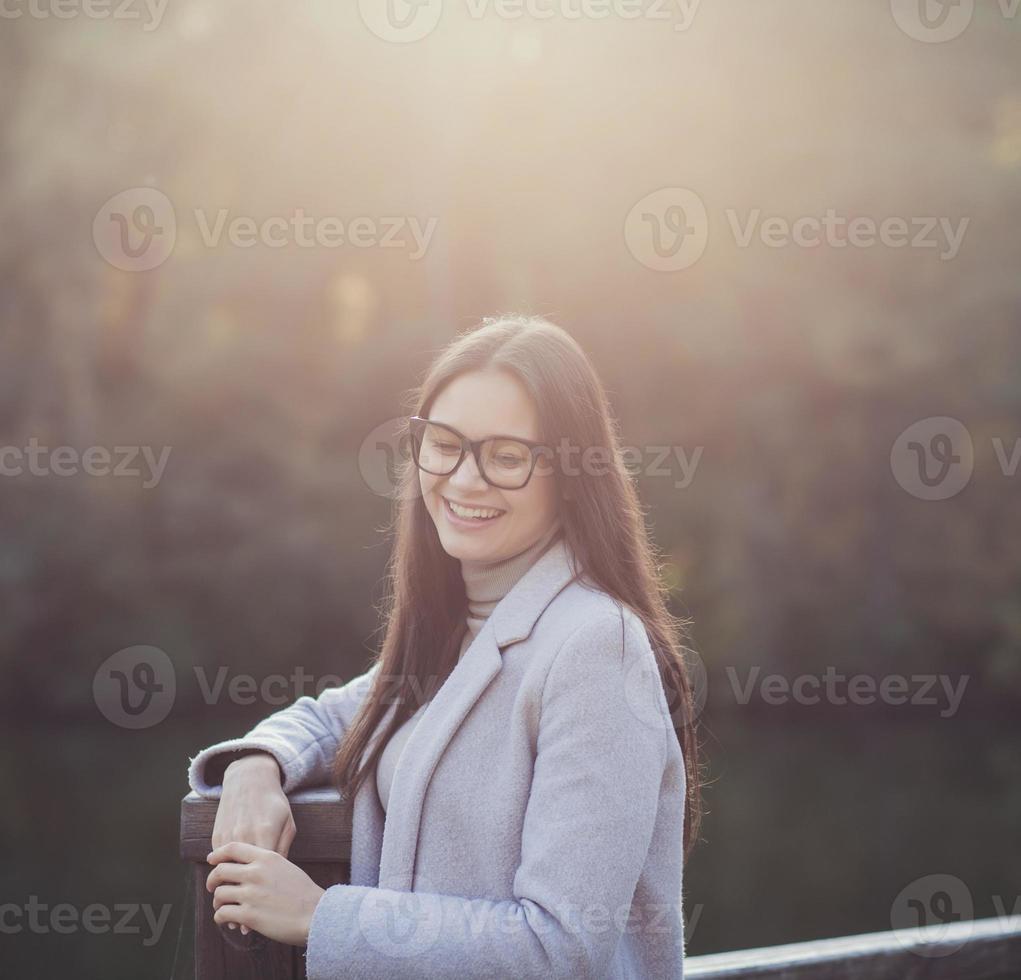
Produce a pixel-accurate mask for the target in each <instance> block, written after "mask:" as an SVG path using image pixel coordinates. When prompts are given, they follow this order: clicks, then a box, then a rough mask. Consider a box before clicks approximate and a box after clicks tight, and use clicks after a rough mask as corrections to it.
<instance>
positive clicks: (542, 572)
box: [356, 533, 577, 891]
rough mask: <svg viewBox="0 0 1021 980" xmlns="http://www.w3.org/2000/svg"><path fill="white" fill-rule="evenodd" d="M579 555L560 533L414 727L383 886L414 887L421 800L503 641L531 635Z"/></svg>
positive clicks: (496, 666) (395, 790)
mask: <svg viewBox="0 0 1021 980" xmlns="http://www.w3.org/2000/svg"><path fill="white" fill-rule="evenodd" d="M572 558H573V556H572V554H571V551H570V549H569V548H568V546H567V543H566V540H565V538H564V536H563V534H562V533H561V534H560V535H558V537H557V538H555V539H554V541H553V542H552V543H551V544H550V546H549V548H547V549H546V551H544V552H543V553H542V555H540V556H539V558H537V559H536V561H535V562H534V564H533V565H532V566H531V567H530V568H529V569H528V570H527V571H526V572H525V573H524V574H523V575H522V576H521V578H520V579H518V581H517V582H516V583H515V584H514V586H513V587H512V588H511V590H510V591H509V592H508V593H507V594H506V595H505V596H504V597H503V599H501V600H500V602H499V603H497V605H496V608H495V609H494V610H493V612H492V613H491V614H490V616H489V618H488V619H487V620H486V622H485V624H484V625H483V627H482V629H481V630H479V633H478V635H477V636H476V637H475V639H474V640H473V641H472V643H471V645H470V646H469V647H468V649H467V650H465V652H464V655H463V656H462V657H461V659H460V660H459V661H458V662H457V664H456V665H455V666H454V669H453V670H452V671H451V673H450V676H449V677H447V679H446V681H444V683H443V685H442V686H441V687H440V689H439V690H438V691H437V692H436V694H435V696H434V697H433V699H432V701H431V702H430V703H429V706H428V707H427V708H426V709H425V711H424V712H423V713H422V717H421V718H420V719H419V722H418V724H417V725H416V726H415V728H414V729H413V730H412V732H411V735H410V736H409V738H408V741H407V743H406V744H405V746H404V751H403V752H402V753H401V756H400V759H399V760H398V762H397V768H396V770H395V772H394V780H393V786H392V788H391V791H390V801H389V806H388V809H387V813H386V821H385V831H384V833H383V840H382V847H381V853H380V862H379V879H378V884H379V887H380V888H392V889H395V890H397V891H411V888H412V883H413V880H414V874H415V855H416V849H417V846H418V829H419V823H420V821H421V819H422V806H423V803H424V801H425V793H426V790H427V788H428V786H429V780H430V779H431V778H432V774H433V771H434V770H435V768H436V764H437V763H438V762H439V760H440V756H441V755H442V754H443V751H444V749H446V747H447V745H448V743H449V742H450V740H451V738H453V736H454V733H455V732H456V731H457V729H458V728H459V727H460V725H461V723H462V722H463V721H464V719H465V718H466V717H467V716H468V712H469V711H471V709H472V706H473V705H474V704H475V702H476V701H478V699H479V698H480V697H481V696H482V693H483V692H484V691H485V690H486V688H487V687H488V686H489V684H490V683H491V682H492V680H493V678H494V677H496V675H497V674H498V673H499V672H500V668H501V666H502V662H503V661H502V655H501V651H502V650H503V648H504V647H507V646H509V645H510V644H512V643H517V642H519V641H520V640H523V639H525V638H526V637H528V635H529V634H530V633H531V632H532V628H533V627H534V626H535V623H536V621H537V620H538V618H539V616H540V615H541V613H542V611H543V610H544V609H545V608H546V607H547V606H548V605H549V604H550V602H552V601H553V598H554V597H555V596H556V595H557V593H558V592H560V591H561V590H562V589H563V588H564V587H565V586H566V585H567V584H568V583H569V582H570V581H571V580H572V579H573V578H574V577H575V573H576V571H577V569H576V568H575V567H574V564H573V561H572ZM365 788H369V789H371V790H372V795H373V796H374V797H375V801H374V802H375V806H376V808H379V809H380V810H381V807H380V804H379V797H378V795H377V794H376V793H375V780H367V781H366V783H365V784H364V785H363V789H365ZM358 795H359V796H361V795H362V794H361V793H359V794H358ZM371 803H372V801H370V800H368V799H366V800H365V801H363V802H361V803H359V801H357V800H356V809H358V810H364V809H365V808H366V807H368V806H370V805H371ZM366 816H368V815H367V814H366Z"/></svg>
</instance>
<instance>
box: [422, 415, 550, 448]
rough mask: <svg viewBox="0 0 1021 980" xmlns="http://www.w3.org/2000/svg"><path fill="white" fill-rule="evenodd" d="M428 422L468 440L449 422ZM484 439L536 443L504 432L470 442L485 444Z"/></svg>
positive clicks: (527, 443)
mask: <svg viewBox="0 0 1021 980" xmlns="http://www.w3.org/2000/svg"><path fill="white" fill-rule="evenodd" d="M429 421H430V422H435V423H437V424H438V425H445V426H446V427H447V428H448V429H453V430H454V432H456V433H457V434H458V435H459V436H464V438H465V439H467V438H468V437H467V436H466V435H464V433H463V432H462V431H461V430H460V429H459V428H457V426H456V425H451V424H450V423H449V422H444V421H443V420H442V419H432V418H431V419H429ZM486 439H512V440H513V441H514V442H523V443H525V444H526V445H531V444H533V443H535V441H536V440H534V439H526V438H525V437H524V436H512V435H509V434H508V433H506V432H496V433H493V435H489V436H483V437H482V438H481V439H472V440H470V441H471V442H485V440H486Z"/></svg>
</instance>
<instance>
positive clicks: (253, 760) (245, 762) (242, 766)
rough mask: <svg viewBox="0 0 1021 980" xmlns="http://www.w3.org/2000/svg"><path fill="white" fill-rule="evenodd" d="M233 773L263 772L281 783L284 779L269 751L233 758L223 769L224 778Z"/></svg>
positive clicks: (278, 765)
mask: <svg viewBox="0 0 1021 980" xmlns="http://www.w3.org/2000/svg"><path fill="white" fill-rule="evenodd" d="M231 773H233V774H234V775H235V776H237V775H239V774H242V773H243V774H245V776H247V775H249V774H253V773H254V774H263V775H265V776H267V777H269V776H273V777H275V778H276V779H277V781H278V782H280V783H281V784H282V783H283V781H284V778H283V772H282V771H281V769H280V764H279V763H278V762H277V760H276V758H275V757H274V756H272V755H271V754H270V753H269V752H252V753H250V754H247V755H243V756H241V758H239V759H235V760H234V761H233V762H231V763H229V764H228V765H227V768H226V769H224V771H223V778H224V780H226V779H227V777H228V776H229V775H231Z"/></svg>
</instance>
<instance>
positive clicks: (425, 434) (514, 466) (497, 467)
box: [408, 415, 544, 490]
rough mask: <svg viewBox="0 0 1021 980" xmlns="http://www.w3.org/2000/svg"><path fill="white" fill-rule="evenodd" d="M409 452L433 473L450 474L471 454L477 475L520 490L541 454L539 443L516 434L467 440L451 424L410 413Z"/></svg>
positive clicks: (504, 486) (493, 482)
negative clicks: (520, 437) (518, 436)
mask: <svg viewBox="0 0 1021 980" xmlns="http://www.w3.org/2000/svg"><path fill="white" fill-rule="evenodd" d="M408 423H409V426H410V431H411V455H412V458H413V459H414V460H415V465H416V466H417V467H418V468H419V469H420V470H424V471H425V472H426V473H431V474H432V475H433V476H450V475H451V474H452V473H453V472H454V471H455V470H456V469H457V468H458V467H459V466H460V465H461V463H462V462H463V461H464V458H465V456H467V455H468V453H471V454H472V456H474V457H475V465H476V466H477V467H478V471H479V475H480V476H481V477H482V479H483V480H485V481H486V483H488V484H489V485H490V486H491V487H496V488H497V489H499V490H520V489H521V488H522V487H523V486H525V484H526V483H528V481H529V480H530V479H531V478H532V473H533V472H534V470H535V464H536V462H537V461H538V459H539V457H540V456H541V455H543V451H544V447H543V446H542V444H541V443H538V442H532V441H531V440H529V439H519V438H517V437H515V436H500V435H496V436H488V437H487V438H485V439H474V440H472V439H469V438H468V437H467V436H465V435H464V434H463V433H461V432H458V431H457V429H455V428H454V427H453V426H452V425H445V424H444V423H443V422H433V421H432V420H431V419H423V418H420V417H419V416H417V415H412V416H411V417H410V418H409V419H408Z"/></svg>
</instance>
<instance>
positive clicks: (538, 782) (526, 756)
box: [189, 317, 699, 980]
mask: <svg viewBox="0 0 1021 980" xmlns="http://www.w3.org/2000/svg"><path fill="white" fill-rule="evenodd" d="M408 435H409V436H410V445H411V449H412V452H411V454H410V457H411V458H410V459H409V460H408V461H407V465H406V467H405V468H404V469H403V470H402V472H401V474H400V492H399V494H398V505H397V513H396V518H395V524H396V534H395V542H394V549H393V554H392V558H391V562H390V568H389V585H390V588H389V590H388V591H389V600H388V607H387V609H386V622H387V630H386V634H385V638H384V642H383V647H382V650H381V652H380V655H379V657H378V658H377V660H376V662H375V663H374V665H373V666H372V668H371V669H370V670H368V671H367V672H366V673H365V674H363V675H361V676H360V677H357V678H355V679H354V680H353V681H351V682H350V683H348V684H347V685H345V686H344V687H341V688H335V689H330V690H326V691H324V692H323V693H322V694H321V695H320V696H319V697H318V698H316V699H313V698H309V697H303V698H301V699H299V700H298V701H297V702H296V703H295V704H294V705H292V706H290V707H288V708H286V709H284V710H282V711H279V712H277V713H276V714H274V715H272V716H271V717H270V718H268V719H266V720H265V721H263V722H261V723H260V724H259V725H257V726H256V727H255V728H254V729H253V730H252V731H251V732H250V733H249V734H248V735H247V736H246V737H245V738H243V739H238V740H234V741H228V742H223V743H220V744H219V745H214V746H212V747H211V748H208V749H206V750H204V751H203V752H201V753H200V754H199V755H198V756H196V757H195V758H194V759H193V760H192V764H191V768H190V771H189V781H190V783H191V785H192V787H193V788H194V789H195V790H196V791H197V792H199V793H201V794H204V795H208V796H214V797H215V796H219V797H220V805H219V809H218V812H217V816H216V824H215V828H214V832H213V846H214V850H213V852H212V853H211V854H210V856H209V863H210V864H213V865H215V867H214V869H213V871H212V872H211V874H210V875H209V879H208V883H207V887H208V888H209V889H210V890H211V891H213V893H214V900H213V904H214V908H215V910H216V911H215V914H214V917H215V920H216V922H218V923H228V924H230V925H231V926H232V927H233V926H240V927H241V928H242V930H243V931H247V930H249V929H254V930H257V931H259V932H260V933H262V934H264V935H266V936H269V937H270V938H272V939H277V940H280V941H282V942H287V943H291V944H294V945H307V954H306V956H307V963H306V966H307V972H308V976H309V978H310V980H335V978H340V977H412V976H414V977H461V976H471V977H514V978H524V977H570V978H580V977H599V978H605V977H614V978H617V977H629V978H630V977H643V978H644V977H649V978H656V980H662V978H666V977H681V976H682V974H683V960H684V934H683V921H682V912H681V884H682V864H683V858H684V857H685V856H686V854H687V852H688V851H689V850H690V847H691V844H692V842H693V841H694V840H695V837H696V834H697V827H698V818H699V803H698V801H699V792H698V787H699V780H698V765H697V759H696V753H697V748H696V742H695V733H694V714H693V711H692V696H691V689H690V685H689V681H688V676H687V673H686V670H685V666H684V662H683V660H682V657H681V653H680V648H679V646H678V640H677V638H676V636H675V635H674V634H675V630H676V626H677V621H676V620H674V618H673V617H672V616H671V615H670V614H669V613H668V612H667V609H666V606H665V602H664V597H663V593H662V590H661V586H660V585H659V581H658V577H657V569H656V564H655V558H654V555H653V553H652V550H651V546H650V544H649V542H648V539H647V535H646V530H645V526H644V522H643V520H642V513H641V509H640V505H639V503H638V500H637V497H636V494H635V490H634V487H633V485H632V482H631V480H630V478H629V476H628V474H627V472H626V471H625V470H624V468H623V466H622V465H621V462H620V447H619V442H618V436H617V433H616V427H615V423H614V422H613V420H612V418H611V414H610V410H609V406H608V402H607V398H606V395H605V392H604V389H603V387H602V385H601V383H600V381H599V379H598V378H597V376H596V373H595V371H594V369H593V368H592V365H591V364H590V362H589V360H588V359H587V357H586V356H585V354H584V353H583V352H582V350H581V349H580V347H579V346H578V345H577V344H576V343H575V341H574V340H573V339H572V338H571V337H570V336H569V335H568V334H567V333H566V332H565V331H563V330H562V329H561V328H559V327H557V326H555V325H553V324H551V323H549V322H548V321H545V320H542V319H538V318H525V317H507V318H501V319H498V320H486V321H483V324H482V325H481V326H480V327H479V328H477V329H475V330H472V331H469V332H467V333H465V334H462V335H460V336H459V337H457V338H456V339H455V340H454V341H453V342H452V343H451V344H450V345H449V346H448V347H447V348H446V349H445V350H444V351H443V352H442V353H441V354H440V355H439V357H438V358H437V359H436V361H435V363H434V364H433V366H432V368H431V369H430V371H429V372H428V375H427V377H426V379H425V381H424V382H423V384H422V385H421V386H420V388H419V389H417V391H416V394H415V415H414V416H413V417H412V418H410V419H409V420H408ZM430 709H431V710H430ZM331 775H332V776H333V777H334V781H335V783H336V785H337V787H338V788H339V789H340V791H341V792H342V793H343V794H345V796H346V797H347V798H348V799H350V800H352V859H351V883H350V884H347V885H335V886H333V887H331V888H329V889H326V890H325V891H324V890H323V889H322V888H320V887H318V886H317V885H316V884H315V883H314V882H313V881H312V880H311V879H310V878H309V877H308V875H306V874H305V873H304V872H303V871H302V870H301V869H299V868H298V867H296V866H295V865H293V864H291V863H290V862H289V861H288V860H287V859H286V855H287V852H288V849H289V847H290V844H291V842H292V840H293V838H294V823H293V820H292V819H291V814H290V809H289V806H288V802H287V797H286V795H285V794H286V793H288V792H291V791H292V790H295V789H298V788H299V787H302V786H309V785H316V784H322V783H324V782H327V781H329V779H330V776H331ZM221 780H222V786H221ZM682 824H683V831H682Z"/></svg>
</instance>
